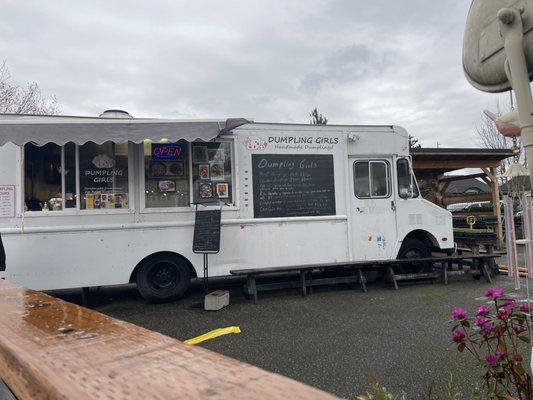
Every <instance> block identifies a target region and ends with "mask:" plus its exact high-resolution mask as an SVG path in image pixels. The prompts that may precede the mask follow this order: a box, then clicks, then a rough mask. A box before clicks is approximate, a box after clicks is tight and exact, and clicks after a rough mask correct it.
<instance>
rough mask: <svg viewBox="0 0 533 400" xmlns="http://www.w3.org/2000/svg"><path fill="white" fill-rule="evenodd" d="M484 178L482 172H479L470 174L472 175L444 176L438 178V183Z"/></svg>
mask: <svg viewBox="0 0 533 400" xmlns="http://www.w3.org/2000/svg"><path fill="white" fill-rule="evenodd" d="M484 176H485V173H484V172H480V173H479V174H472V175H445V176H443V177H441V178H439V182H452V181H464V180H465V179H475V178H483V177H484Z"/></svg>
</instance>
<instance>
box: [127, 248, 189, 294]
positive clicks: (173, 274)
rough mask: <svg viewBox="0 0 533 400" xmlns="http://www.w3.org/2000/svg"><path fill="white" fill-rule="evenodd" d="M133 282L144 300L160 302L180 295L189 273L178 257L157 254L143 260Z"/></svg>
mask: <svg viewBox="0 0 533 400" xmlns="http://www.w3.org/2000/svg"><path fill="white" fill-rule="evenodd" d="M135 282H136V283H137V290H138V291H139V293H140V294H141V296H142V297H143V298H144V299H145V300H147V301H151V302H155V303H161V302H166V301H172V300H176V299H178V298H180V297H182V296H183V294H184V293H185V291H186V290H187V289H188V287H189V285H190V282H191V273H190V271H189V268H188V266H187V265H186V264H185V262H184V261H183V260H182V259H181V258H180V257H178V256H175V255H172V254H159V255H156V256H153V257H150V258H148V259H147V260H145V261H143V263H142V265H141V266H140V268H139V271H138V272H137V275H136V277H135Z"/></svg>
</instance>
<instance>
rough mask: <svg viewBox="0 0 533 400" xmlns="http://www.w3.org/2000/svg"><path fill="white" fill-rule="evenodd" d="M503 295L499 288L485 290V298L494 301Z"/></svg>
mask: <svg viewBox="0 0 533 400" xmlns="http://www.w3.org/2000/svg"><path fill="white" fill-rule="evenodd" d="M503 295H504V292H503V289H502V288H499V287H491V288H490V289H487V290H485V297H487V298H489V299H492V300H496V299H498V298H500V297H502V296H503Z"/></svg>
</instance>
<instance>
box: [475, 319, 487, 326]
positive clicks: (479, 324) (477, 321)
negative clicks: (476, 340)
mask: <svg viewBox="0 0 533 400" xmlns="http://www.w3.org/2000/svg"><path fill="white" fill-rule="evenodd" d="M487 322H489V320H488V319H487V318H485V317H477V318H476V320H475V321H474V324H475V325H476V326H479V327H480V328H482V327H483V325H485V324H486V323H487Z"/></svg>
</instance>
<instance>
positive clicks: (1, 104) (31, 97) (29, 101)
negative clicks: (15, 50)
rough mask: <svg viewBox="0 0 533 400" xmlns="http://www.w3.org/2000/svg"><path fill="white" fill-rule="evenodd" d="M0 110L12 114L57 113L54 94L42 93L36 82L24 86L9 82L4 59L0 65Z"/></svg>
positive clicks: (9, 78)
mask: <svg viewBox="0 0 533 400" xmlns="http://www.w3.org/2000/svg"><path fill="white" fill-rule="evenodd" d="M0 112H2V113H13V114H59V112H60V109H59V105H58V103H57V99H56V97H55V96H45V95H43V94H42V92H41V89H40V88H39V85H38V84H37V83H36V82H31V83H28V84H27V85H26V86H25V87H23V86H19V85H17V84H15V83H12V82H11V74H10V73H9V68H8V67H7V64H6V62H5V61H3V62H2V64H1V65H0Z"/></svg>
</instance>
